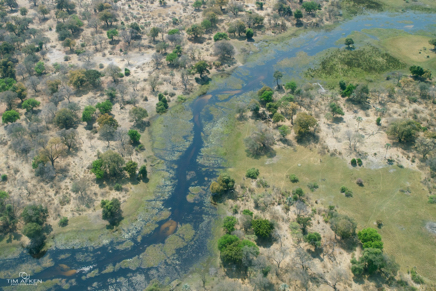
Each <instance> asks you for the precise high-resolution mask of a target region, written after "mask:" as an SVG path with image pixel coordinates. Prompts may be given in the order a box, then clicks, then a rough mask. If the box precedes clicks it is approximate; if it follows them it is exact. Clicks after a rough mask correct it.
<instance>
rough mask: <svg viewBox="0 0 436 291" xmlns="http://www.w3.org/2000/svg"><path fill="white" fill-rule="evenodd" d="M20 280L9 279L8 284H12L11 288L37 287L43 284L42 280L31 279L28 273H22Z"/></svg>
mask: <svg viewBox="0 0 436 291" xmlns="http://www.w3.org/2000/svg"><path fill="white" fill-rule="evenodd" d="M19 277H20V278H18V279H7V280H8V284H11V286H18V285H25V286H26V285H27V286H36V285H38V284H40V283H42V280H40V279H30V275H29V274H27V273H26V272H20V274H19Z"/></svg>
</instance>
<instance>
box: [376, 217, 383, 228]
mask: <svg viewBox="0 0 436 291" xmlns="http://www.w3.org/2000/svg"><path fill="white" fill-rule="evenodd" d="M376 224H377V227H378V228H382V226H383V221H382V220H381V219H377V221H376Z"/></svg>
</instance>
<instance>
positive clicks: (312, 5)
mask: <svg viewBox="0 0 436 291" xmlns="http://www.w3.org/2000/svg"><path fill="white" fill-rule="evenodd" d="M301 7H303V8H304V10H306V12H307V13H309V14H312V13H313V12H314V11H316V10H321V5H320V4H318V3H316V2H313V1H310V2H304V3H303V4H302V5H301Z"/></svg>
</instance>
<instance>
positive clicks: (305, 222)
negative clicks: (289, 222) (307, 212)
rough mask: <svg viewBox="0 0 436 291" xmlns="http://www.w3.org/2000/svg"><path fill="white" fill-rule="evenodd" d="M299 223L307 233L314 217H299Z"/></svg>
mask: <svg viewBox="0 0 436 291" xmlns="http://www.w3.org/2000/svg"><path fill="white" fill-rule="evenodd" d="M297 223H298V224H299V225H300V227H301V229H302V230H303V233H306V229H307V228H308V227H310V226H312V217H310V216H301V215H298V216H297Z"/></svg>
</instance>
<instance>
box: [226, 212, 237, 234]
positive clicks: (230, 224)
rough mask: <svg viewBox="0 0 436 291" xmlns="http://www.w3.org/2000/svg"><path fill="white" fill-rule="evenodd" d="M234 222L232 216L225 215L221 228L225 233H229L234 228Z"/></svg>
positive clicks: (234, 219) (235, 221)
mask: <svg viewBox="0 0 436 291" xmlns="http://www.w3.org/2000/svg"><path fill="white" fill-rule="evenodd" d="M236 223H237V220H236V218H235V217H234V216H227V217H226V218H224V222H223V228H224V229H225V231H226V232H227V233H231V232H232V231H234V230H235V225H236Z"/></svg>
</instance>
